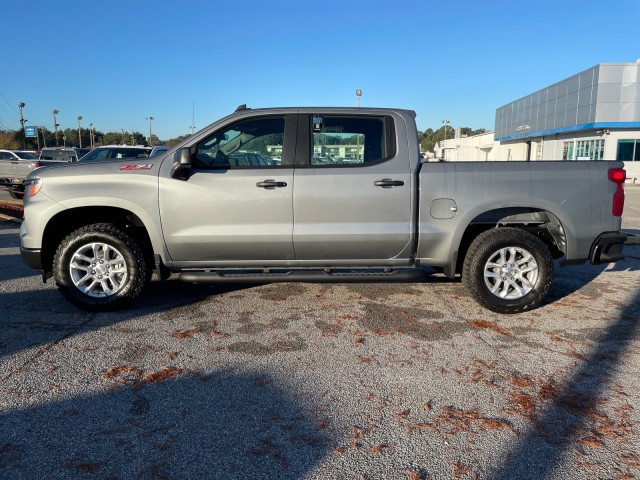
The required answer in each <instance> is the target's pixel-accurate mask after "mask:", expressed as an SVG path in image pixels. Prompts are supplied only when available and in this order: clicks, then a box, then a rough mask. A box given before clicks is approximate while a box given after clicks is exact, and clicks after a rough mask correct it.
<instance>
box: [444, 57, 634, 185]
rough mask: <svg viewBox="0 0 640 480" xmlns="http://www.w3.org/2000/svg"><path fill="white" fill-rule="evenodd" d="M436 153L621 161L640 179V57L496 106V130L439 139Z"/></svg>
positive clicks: (450, 157) (459, 157)
mask: <svg viewBox="0 0 640 480" xmlns="http://www.w3.org/2000/svg"><path fill="white" fill-rule="evenodd" d="M434 153H435V156H436V158H443V159H445V160H447V161H472V160H473V161H478V160H480V161H484V160H487V161H489V160H507V161H509V160H533V161H535V160H624V161H625V162H627V163H625V168H626V169H627V172H628V177H630V181H634V180H635V182H636V183H640V60H639V61H637V62H634V63H603V64H599V65H596V66H594V67H591V68H589V69H587V70H585V71H583V72H580V73H577V74H576V75H573V76H571V77H569V78H567V79H565V80H562V81H560V82H558V83H554V84H553V85H550V86H548V87H545V88H543V89H541V90H538V91H536V92H533V93H531V94H529V95H526V96H524V97H522V98H519V99H517V100H514V101H513V102H510V103H508V104H506V105H504V106H502V107H500V108H498V109H497V110H496V119H495V131H494V132H493V133H488V134H483V135H477V136H474V137H467V138H453V139H448V140H446V141H442V142H440V143H439V144H438V145H436V148H435V152H434Z"/></svg>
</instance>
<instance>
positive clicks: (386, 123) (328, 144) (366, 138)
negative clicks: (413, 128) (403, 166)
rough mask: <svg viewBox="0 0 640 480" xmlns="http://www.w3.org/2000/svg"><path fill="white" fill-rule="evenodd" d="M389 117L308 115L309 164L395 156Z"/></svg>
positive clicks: (367, 161)
mask: <svg viewBox="0 0 640 480" xmlns="http://www.w3.org/2000/svg"><path fill="white" fill-rule="evenodd" d="M393 132H394V129H393V119H392V118H391V117H388V116H334V115H331V116H329V115H313V116H312V117H311V165H312V166H323V165H325V166H336V165H345V166H349V165H352V166H357V165H366V164H370V163H376V162H381V161H384V160H387V159H389V158H391V157H393V156H394V155H395V139H394V136H393Z"/></svg>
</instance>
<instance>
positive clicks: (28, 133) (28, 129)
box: [24, 125, 36, 137]
mask: <svg viewBox="0 0 640 480" xmlns="http://www.w3.org/2000/svg"><path fill="white" fill-rule="evenodd" d="M24 136H25V137H35V136H36V127H34V126H32V125H25V126H24Z"/></svg>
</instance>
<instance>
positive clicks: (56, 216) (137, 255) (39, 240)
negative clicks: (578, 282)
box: [20, 106, 625, 313]
mask: <svg viewBox="0 0 640 480" xmlns="http://www.w3.org/2000/svg"><path fill="white" fill-rule="evenodd" d="M242 152H260V154H261V156H262V158H264V159H265V161H264V162H259V163H248V162H243V163H241V162H239V161H238V159H240V158H244V157H243V155H242ZM274 157H279V158H280V159H281V160H280V162H276V161H273V162H271V161H268V159H269V158H274ZM622 166H623V164H622V163H621V162H590V163H586V162H471V163H447V162H439V163H423V162H422V161H421V159H420V152H419V147H418V135H417V131H416V124H415V113H414V112H412V111H409V110H401V109H365V108H362V109H353V108H279V109H259V110H252V109H247V108H246V107H244V106H241V107H239V108H238V110H237V111H236V112H235V113H234V114H232V115H230V116H228V117H225V118H223V119H221V120H219V121H218V122H216V123H214V124H212V125H210V126H208V127H206V128H205V129H203V130H201V131H200V132H198V133H196V134H195V135H193V136H191V137H189V138H187V139H186V140H185V141H183V143H182V144H180V145H178V146H177V147H176V148H175V149H172V150H170V151H169V152H165V153H164V154H161V155H159V156H157V157H149V158H143V159H125V160H123V161H112V162H99V163H91V162H90V163H88V164H84V162H79V163H77V164H73V165H69V166H65V167H48V168H43V169H40V170H37V171H36V172H34V173H32V174H31V175H30V176H29V178H28V180H27V185H28V187H27V196H26V198H25V221H24V223H23V224H22V227H21V233H20V243H21V252H22V256H23V259H24V261H25V262H26V263H27V264H28V265H30V266H32V267H34V268H36V269H38V270H41V271H42V272H43V278H44V279H45V280H46V279H47V278H48V277H51V276H53V277H54V279H55V282H56V285H57V286H58V288H59V289H60V292H61V293H62V294H63V295H64V296H65V297H66V298H67V299H68V300H70V301H71V302H72V303H74V304H76V305H78V306H80V307H82V308H85V309H88V310H100V309H106V308H115V307H118V306H121V305H123V304H124V303H126V302H127V301H129V300H131V299H133V298H135V297H137V296H138V295H139V294H140V293H141V291H142V289H143V287H144V285H145V284H146V283H147V281H148V280H149V279H150V277H151V274H152V272H154V271H155V272H156V273H157V276H158V277H159V278H160V279H165V278H167V277H168V275H169V274H171V273H175V274H178V275H179V277H178V278H180V279H181V280H184V281H187V282H217V283H230V282H236V283H248V282H257V283H265V282H278V281H279V282H291V281H306V282H353V281H361V282H372V281H375V282H386V281H419V280H422V279H424V278H425V275H428V274H430V273H433V270H432V269H430V268H429V267H435V268H436V269H438V270H440V271H442V272H444V274H445V275H447V276H449V277H455V276H456V275H457V274H461V275H462V280H463V282H464V284H465V285H466V286H467V288H468V290H469V291H470V293H471V295H472V296H473V297H474V298H475V299H476V300H477V301H478V302H480V303H481V304H482V305H484V306H485V307H487V308H489V309H492V310H494V311H498V312H503V313H514V312H520V311H524V310H527V309H530V308H533V307H535V306H537V305H538V304H539V303H540V302H541V301H542V300H543V299H544V297H545V296H546V294H547V292H548V290H549V288H550V285H551V281H552V278H553V259H554V258H561V257H563V258H564V264H575V263H584V262H585V261H591V262H592V263H600V262H610V261H616V260H619V259H621V258H622V257H623V255H622V245H623V243H624V240H625V236H623V235H621V234H620V233H619V230H620V224H621V218H620V217H621V215H622V206H623V203H624V192H623V190H622V183H623V182H624V177H625V172H624V170H623V169H622Z"/></svg>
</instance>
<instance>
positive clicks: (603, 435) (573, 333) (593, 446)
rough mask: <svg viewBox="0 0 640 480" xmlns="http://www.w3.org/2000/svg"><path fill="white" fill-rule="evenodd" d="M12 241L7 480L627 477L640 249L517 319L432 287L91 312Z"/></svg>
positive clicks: (294, 292) (637, 466) (283, 292)
mask: <svg viewBox="0 0 640 480" xmlns="http://www.w3.org/2000/svg"><path fill="white" fill-rule="evenodd" d="M634 199H635V200H634ZM631 207H632V208H631ZM634 208H635V209H637V210H635V211H634V210H633V209H634ZM626 212H627V213H625V219H624V227H625V228H626V229H628V230H629V231H632V232H635V233H640V188H629V189H628V190H627V210H626ZM17 242H18V228H17V225H16V224H14V223H11V222H0V292H1V296H0V312H1V313H0V318H1V320H0V321H1V323H2V333H1V334H0V376H1V381H0V478H29V479H31V478H78V477H82V478H84V477H86V478H105V479H107V478H109V479H111V478H122V479H131V478H142V479H152V478H154V479H155V478H220V479H223V478H224V479H227V478H233V479H236V478H237V479H245V478H250V479H254V478H255V479H276V478H286V479H327V478H340V479H343V478H344V479H349V478H353V479H361V478H364V479H410V480H416V479H441V478H460V479H472V478H483V479H485V478H486V479H496V478H497V479H514V478H518V479H527V478H531V479H540V478H554V479H555V478H558V479H593V478H607V479H609V478H611V479H613V478H619V479H630V478H639V477H640V454H639V452H640V432H639V428H640V427H639V425H640V424H639V420H640V401H639V400H640V386H639V385H638V376H639V373H640V341H639V338H638V323H639V321H640V314H639V307H640V293H639V292H640V289H639V282H638V280H639V278H640V276H639V275H638V270H639V269H640V246H629V247H626V253H627V258H626V259H625V260H624V261H622V262H618V263H617V264H615V265H610V266H607V265H601V266H589V265H585V266H580V267H571V268H561V267H559V266H557V275H556V280H555V282H554V284H553V286H552V290H551V294H550V296H549V299H548V301H547V302H546V304H545V305H544V306H542V307H541V308H539V309H537V310H535V311H533V312H529V313H525V314H521V315H515V316H504V315H497V314H494V313H491V312H488V311H486V310H484V309H482V308H481V307H479V306H478V305H477V304H475V303H474V302H473V301H472V300H471V299H470V298H469V297H467V295H466V292H465V290H464V288H463V286H462V285H461V284H460V283H459V282H452V281H449V280H447V279H445V278H443V277H440V276H438V275H434V276H432V278H431V279H430V280H429V281H427V282H425V283H420V284H385V285H371V284H351V285H338V284H336V285H313V284H278V285H268V286H260V287H237V288H229V287H225V288H221V287H207V286H192V285H187V284H183V283H179V282H177V281H175V280H169V281H168V282H164V283H160V282H156V281H154V282H153V283H152V284H151V285H150V286H149V288H148V289H147V291H146V294H145V295H144V297H143V298H142V299H141V300H140V301H139V302H138V303H136V304H135V305H134V306H133V308H131V309H130V310H127V311H124V312H113V313H99V314H88V313H85V312H82V311H80V310H78V309H76V308H74V307H72V306H71V305H70V304H68V303H67V302H66V301H64V300H63V299H62V297H61V296H60V295H59V294H58V292H57V291H56V289H55V287H54V285H53V284H52V282H51V281H49V282H48V283H47V284H43V283H42V281H41V279H40V277H38V276H37V275H36V274H35V272H33V271H31V270H29V269H28V268H26V267H25V266H23V264H22V262H21V260H20V258H19V251H18V248H17Z"/></svg>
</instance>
